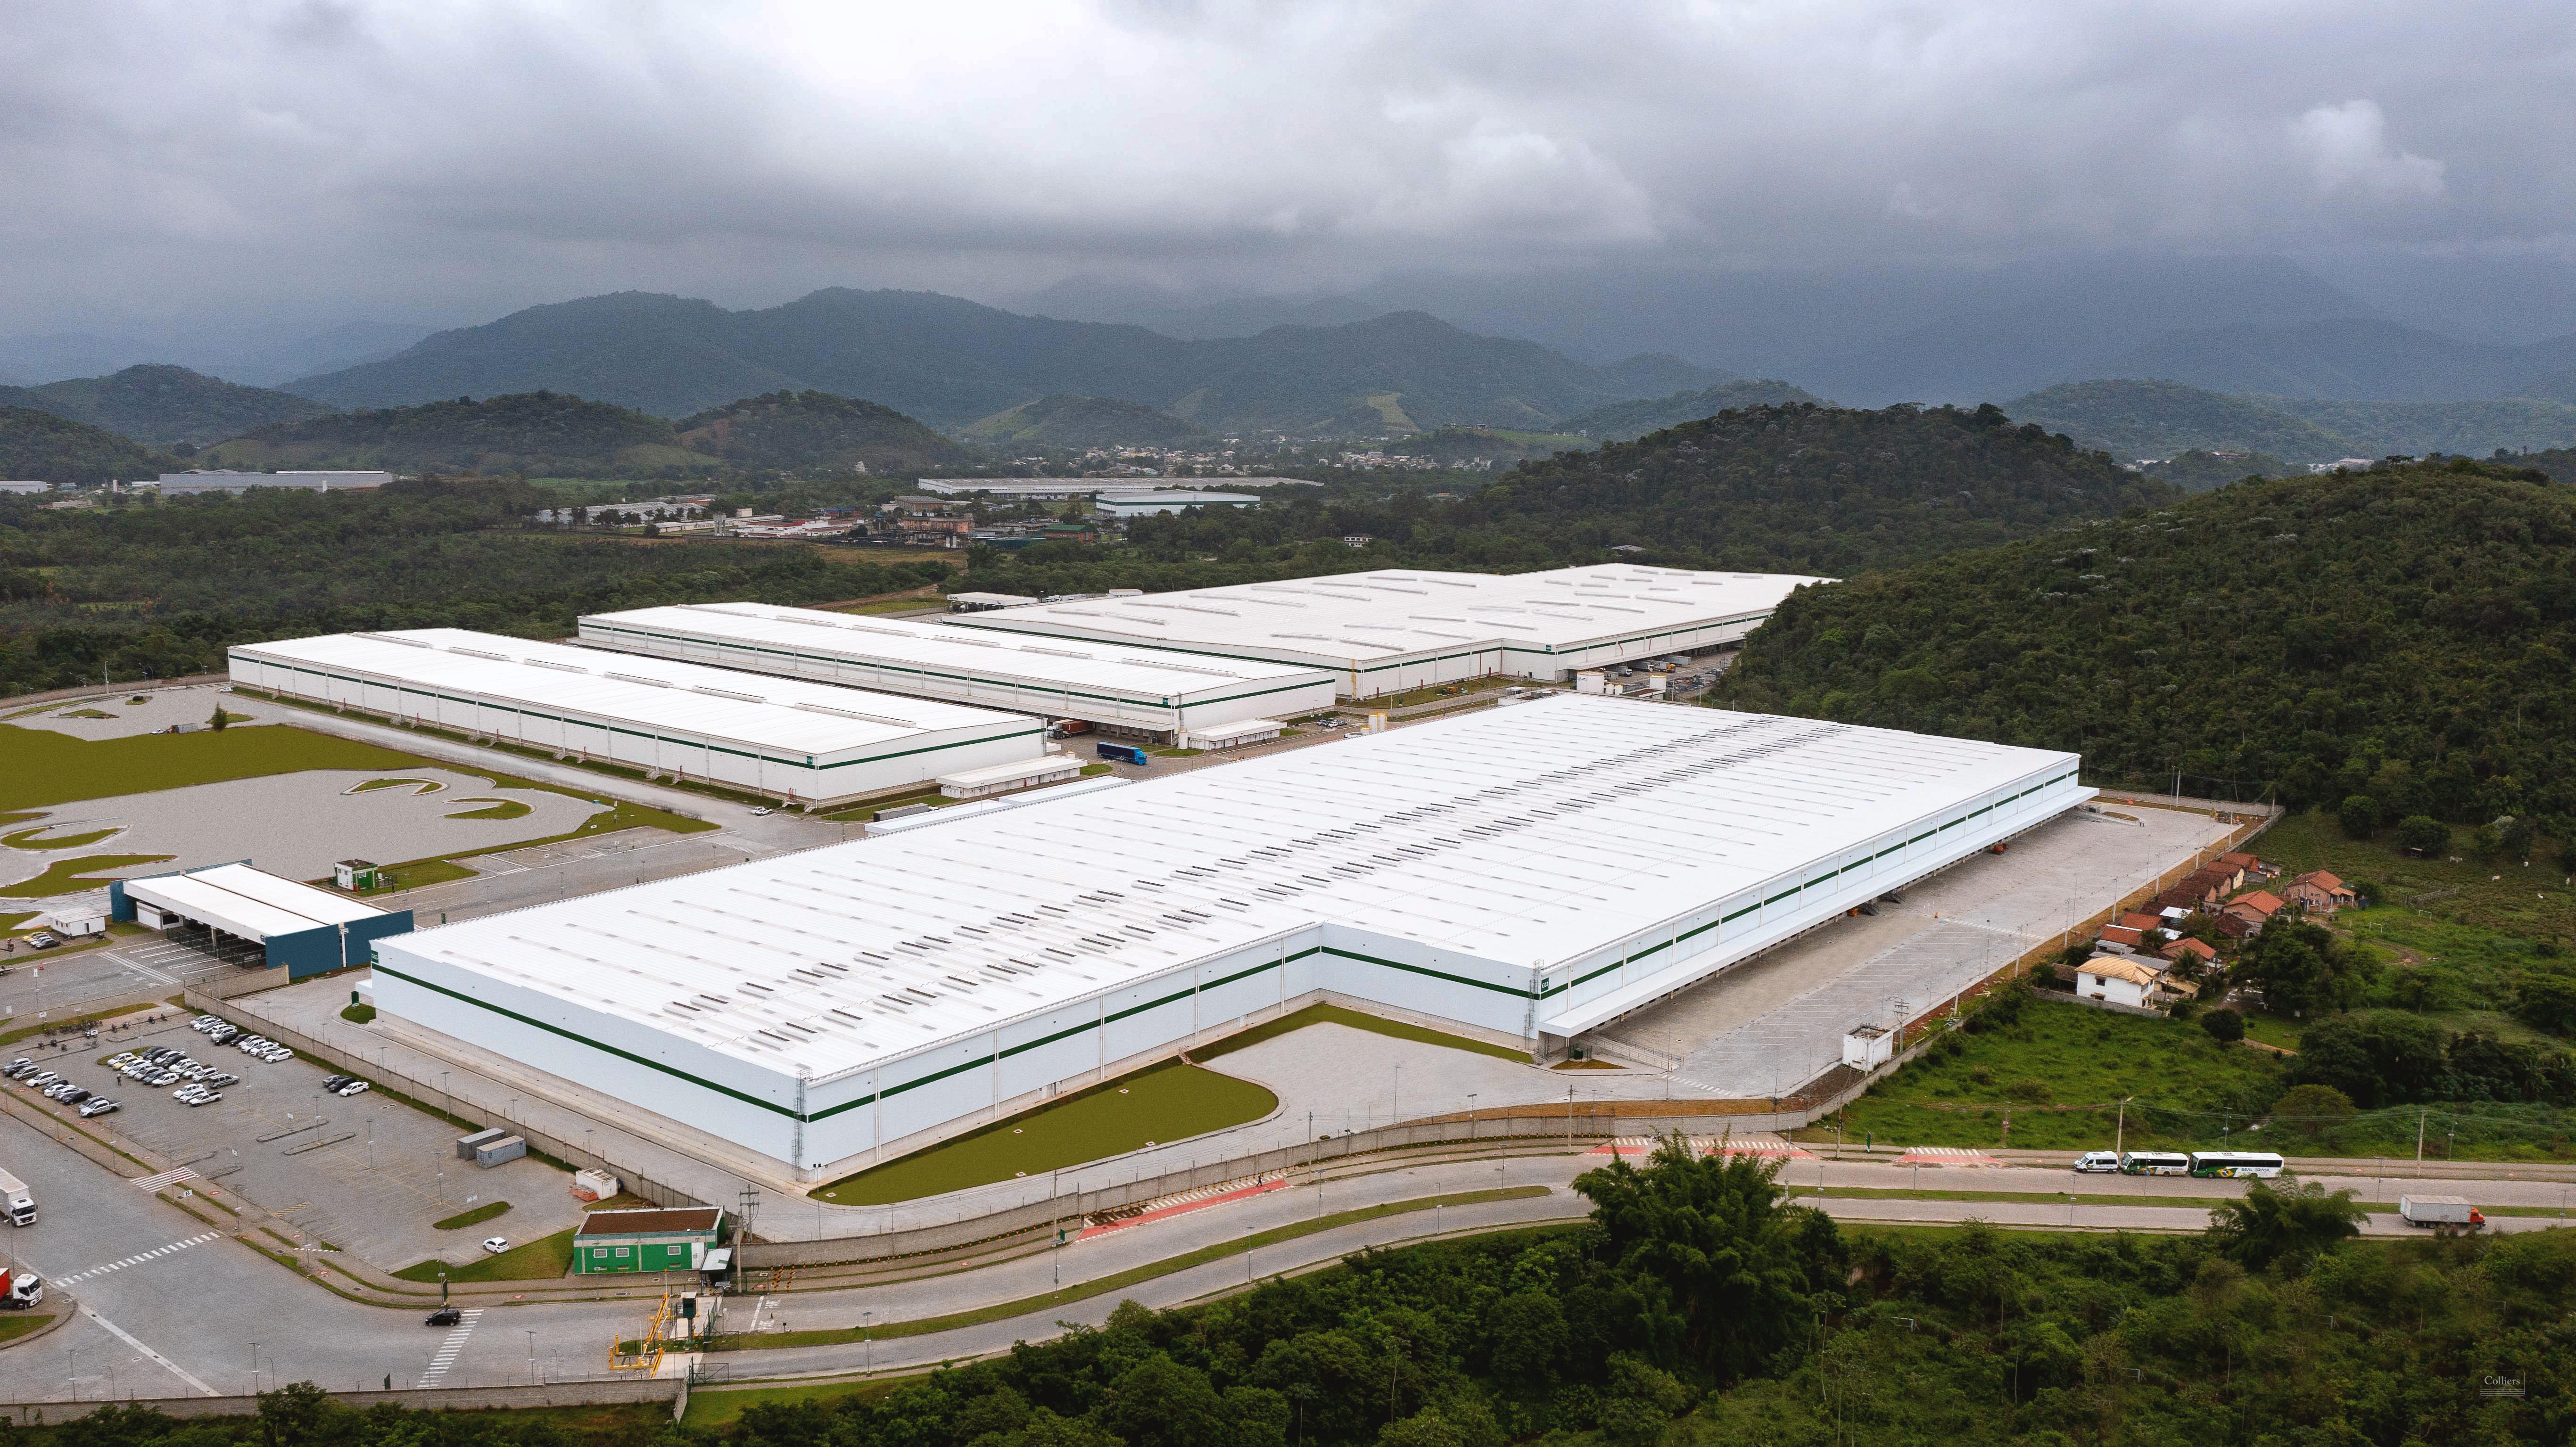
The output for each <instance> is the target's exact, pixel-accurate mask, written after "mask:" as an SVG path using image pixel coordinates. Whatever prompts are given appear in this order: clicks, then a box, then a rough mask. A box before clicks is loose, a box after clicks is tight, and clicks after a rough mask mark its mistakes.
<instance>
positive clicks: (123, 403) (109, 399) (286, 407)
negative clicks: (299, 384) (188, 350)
mask: <svg viewBox="0 0 2576 1447" xmlns="http://www.w3.org/2000/svg"><path fill="white" fill-rule="evenodd" d="M0 406H10V407H33V408H35V409H37V410H38V411H40V412H51V413H53V414H55V415H56V416H58V417H69V418H71V419H72V420H73V421H75V422H86V423H88V424H90V425H91V426H93V427H104V428H106V429H107V430H108V431H110V432H113V433H116V434H117V435H118V436H120V437H124V438H127V439H129V440H131V441H135V442H141V443H146V444H149V445H153V446H160V447H167V446H169V445H171V444H172V443H178V442H193V443H196V444H199V445H203V444H205V443H209V442H220V441H222V440H223V439H224V438H227V437H237V436H239V435H241V434H242V433H244V432H248V431H250V430H251V429H252V428H254V427H264V426H266V425H268V424H269V423H272V422H294V421H299V420H301V419H303V418H307V417H319V416H322V415H323V414H324V413H327V412H329V411H330V410H331V408H330V406H329V405H328V404H327V403H322V402H316V401H314V400H313V399H311V398H309V397H298V396H296V395H295V394H293V393H291V392H275V391H271V390H269V389H268V388H266V387H243V386H237V385H235V384H233V383H231V382H227V381H224V380H222V379H220V378H217V377H209V376H207V375H206V374H204V373H203V372H192V371H189V370H188V369H187V368H185V367H168V366H140V367H128V368H126V369H125V370H124V371H121V372H118V373H115V374H114V375H112V376H106V377H76V378H73V379H71V380H69V381H64V382H47V383H46V384H44V385H43V386H41V387H0Z"/></svg>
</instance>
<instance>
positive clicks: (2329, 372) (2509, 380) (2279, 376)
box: [2100, 317, 2576, 402]
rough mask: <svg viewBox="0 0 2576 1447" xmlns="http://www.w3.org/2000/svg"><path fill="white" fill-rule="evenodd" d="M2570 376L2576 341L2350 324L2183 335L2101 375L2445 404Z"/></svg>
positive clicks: (2245, 326)
mask: <svg viewBox="0 0 2576 1447" xmlns="http://www.w3.org/2000/svg"><path fill="white" fill-rule="evenodd" d="M2571 366H2576V335H2569V336H2563V337H2557V338H2553V339H2551V340H2548V341H2543V342H2537V343H2534V344H2532V345H2529V346H2518V347H2513V346H2497V345H2493V344H2488V343H2480V342H2464V341H2460V340H2459V339H2457V338H2454V337H2446V336H2442V335H2440V334H2439V333H2435V332H2428V331H2424V330H2422V329H2420V328H2416V327H2409V326H2404V325H2401V324H2399V323H2397V322H2391V321H2379V320H2372V319H2369V318H2360V317H2351V318H2341V319H2333V320H2323V321H2315V322H2305V323H2300V324H2297V325H2292V326H2260V325H2254V324H2251V323H2240V324H2236V325H2230V326H2222V327H2210V328H2205V329H2199V330H2190V331H2177V332H2173V333H2171V334H2168V335H2166V336H2162V337H2159V338H2157V339H2156V340H2154V341H2152V342H2149V343H2147V344H2145V345H2143V346H2140V347H2138V348H2136V349H2134V350H2132V351H2130V352H2128V353H2126V354H2124V355H2123V356H2121V357H2120V358H2119V359H2118V360H2116V361H2115V362H2113V363H2112V364H2111V365H2110V366H2109V367H2107V368H2104V369H2103V371H2102V373H2101V374H2100V375H2104V376H2127V377H2170V378H2172V379H2174V380H2175V381H2180V382H2188V383H2190V384H2192V385H2193V386H2196V387H2207V388H2210V389H2211V390H2213V391H2220V392H2246V393H2259V394H2263V395H2268V396H2282V397H2346V398H2367V399H2375V400H2380V401H2396V402H2446V401H2456V400H2459V399H2462V398H2469V397H2514V396H2521V395H2525V393H2526V390H2527V389H2528V388H2530V387H2532V386H2534V385H2544V386H2545V385H2547V382H2546V380H2545V379H2547V378H2548V377H2549V376H2550V374H2552V373H2557V372H2563V371H2564V370H2566V369H2567V368H2569V367H2571Z"/></svg>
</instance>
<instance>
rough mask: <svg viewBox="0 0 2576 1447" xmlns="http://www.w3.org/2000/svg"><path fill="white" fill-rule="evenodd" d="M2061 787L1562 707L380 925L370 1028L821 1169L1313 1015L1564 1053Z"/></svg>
mask: <svg viewBox="0 0 2576 1447" xmlns="http://www.w3.org/2000/svg"><path fill="white" fill-rule="evenodd" d="M2077 762H2078V761H2077V759H2076V757H2075V756H2074V755H2072V754H2064V753H2054V752H2047V751H2042V750H2035V749H2023V748H2008V747H2003V746H1999V745H1994V744H1983V743H1975V742H1970V741H1966V740H1961V739H1949V738H1936V737H1930V736H1923V735H1914V734H1904V733H1896V732H1891V731H1887V730H1880V729H1866V728H1854V727H1849V726H1845V725H1840V724H1832V723H1822V722H1817V721H1814V720H1808V719H1795V718H1777V717H1770V716H1766V715H1759V714H1742V713H1730V712H1720V711H1716V710H1708V709H1684V708H1673V707H1669V706H1664V705H1657V704H1649V703H1642V702H1632V701H1628V700H1622V699H1612V698H1598V697H1583V696H1576V695H1560V696H1555V697H1551V698H1548V699H1545V700H1543V701H1539V702H1534V703H1529V704H1525V705H1522V706H1519V707H1515V708H1506V709H1496V710H1489V711H1484V712H1479V713H1475V714H1470V715H1466V716H1463V717H1458V718H1453V719H1445V720H1441V721H1438V722H1434V723H1429V724H1423V725H1420V726H1417V727H1413V728H1408V729H1402V730H1397V731H1395V732H1392V733H1387V734H1381V735H1369V736H1362V737H1358V738H1353V739H1350V740H1347V741H1343V742H1338V743H1333V744H1329V745H1323V746H1319V747H1314V748H1308V749H1304V750H1300V751H1296V752H1292V753H1288V754H1282V755H1273V756H1270V757H1267V758H1261V759H1255V760H1251V761H1247V762H1244V763H1239V764H1232V765H1227V766H1225V767H1221V768H1212V769H1202V770H1198V771H1195V772H1192V773H1188V774H1183V775H1179V776H1176V777H1173V778H1170V779H1167V780H1158V781H1155V782H1151V783H1141V784H1131V785H1129V786H1127V787H1124V788H1118V789H1111V790H1103V791H1098V792H1088V793H1084V794H1082V795H1080V796H1077V797H1068V798H1064V799H1060V800H1054V801H1048V800H1046V799H1044V798H1043V796H1036V797H1032V798H1030V799H1029V800H1028V801H1027V802H1025V803H1023V804H1021V805H1020V806H1019V807H1016V808H1012V809H1008V810H1003V811H996V812H992V813H987V814H983V815H981V816H979V817H976V818H972V819H964V820H959V821H957V822H954V823H947V824H941V825H938V826H935V827H924V828H920V829H916V830H910V831H907V832H903V833H899V834H892V835H888V836H886V837H883V838H877V839H871V840H866V841H863V842H856V843H852V844H846V845H839V846H834V847H830V848H825V849H818V850H812V851H809V852H806V853H801V854H795V855H789V856H784V857H780V858H775V859H768V860H762V861H758V862H754V863H747V864H742V865H737V866H733V867H730V868H726V869H722V870H716V871H712V872H709V873H706V874H700V875H694V876H690V877H688V878H685V879H680V880H670V881H663V882H659V883H656V884H653V885H652V886H650V887H649V888H641V889H629V890H618V891H613V892H610V893H606V894H600V895H594V896H591V897H588V898H584V899H578V900H571V901H567V902H564V903H560V904H552V905H543V906H539V907H537V908H533V909H525V910H520V911H516V912H514V913H511V914H506V915H499V916H494V917H492V918H488V919H481V920H474V921H469V922H465V923H460V924H454V925H447V926H442V927H439V928H435V929H429V930H423V931H421V932H419V933H416V934H410V935H404V936H400V937H397V938H394V939H390V940H386V941H383V942H382V943H380V944H379V945H378V947H377V952H376V959H377V972H376V983H375V992H376V1005H377V1008H378V1010H379V1011H380V1012H382V1013H381V1014H380V1017H379V1019H380V1021H389V1022H390V1024H389V1028H393V1029H396V1030H399V1031H405V1032H410V1033H411V1034H413V1036H414V1037H415V1038H418V1039H420V1040H421V1041H422V1042H423V1043H424V1044H426V1045H428V1046H429V1047H430V1048H432V1049H436V1050H441V1051H445V1052H447V1053H450V1054H457V1055H460V1056H461V1057H462V1058H472V1054H471V1052H473V1051H475V1050H478V1049H479V1050H484V1051H490V1052H495V1053H497V1054H499V1055H501V1056H503V1057H505V1058H506V1060H507V1061H509V1062H514V1063H516V1064H517V1065H518V1066H519V1067H520V1068H521V1070H522V1071H523V1072H524V1071H525V1070H527V1069H529V1068H534V1069H538V1070H543V1071H547V1072H552V1073H553V1074H554V1075H555V1076H557V1077H559V1078H560V1079H561V1080H562V1081H563V1082H565V1087H564V1091H563V1093H564V1094H565V1096H566V1098H567V1099H573V1100H576V1101H587V1102H591V1103H593V1104H594V1105H595V1104H596V1103H598V1102H601V1101H612V1102H619V1103H623V1108H627V1109H633V1108H642V1109H645V1110H650V1111H653V1112H656V1113H658V1114H659V1115H661V1116H663V1117H666V1118H667V1119H668V1120H670V1121H672V1122H676V1123H678V1124H679V1125H680V1126H681V1127H684V1129H682V1130H679V1131H675V1132H673V1134H675V1135H678V1136H680V1137H682V1138H684V1139H689V1140H693V1141H694V1142H695V1143H696V1144H697V1146H698V1148H699V1149H700V1150H702V1151H703V1152H705V1153H706V1154H707V1155H708V1157H709V1158H710V1159H716V1160H739V1159H741V1156H740V1155H739V1152H741V1151H745V1150H748V1151H751V1152H757V1153H759V1154H761V1155H763V1156H766V1157H768V1158H770V1160H771V1161H772V1162H775V1163H783V1164H785V1165H786V1166H788V1167H790V1168H791V1169H792V1170H793V1171H794V1172H795V1173H796V1174H797V1175H798V1176H799V1177H800V1178H803V1179H822V1178H828V1177H830V1176H832V1175H834V1174H837V1173H839V1172H841V1171H844V1170H847V1169H851V1168H854V1167H856V1166H858V1165H861V1164H864V1163H866V1162H867V1161H868V1160H870V1159H874V1158H881V1157H882V1156H883V1155H884V1154H887V1153H892V1152H899V1151H901V1150H905V1149H909V1148H911V1147H913V1146H916V1145H919V1144H924V1143H927V1142H928V1141H930V1140H933V1139H937V1138H939V1137H941V1136H943V1135H946V1134H953V1133H955V1132H957V1131H959V1130H962V1129H964V1128H966V1127H968V1126H970V1125H972V1124H974V1123H977V1122H980V1121H982V1120H985V1119H988V1118H990V1117H991V1116H992V1115H993V1114H994V1113H995V1112H999V1111H1008V1110H1010V1109H1012V1108H1014V1107H1015V1106H1017V1105H1019V1104H1022V1103H1025V1102H1027V1101H1030V1100H1033V1099H1038V1098H1043V1097H1044V1096H1045V1095H1046V1094H1047V1093H1049V1092H1050V1091H1052V1090H1055V1089H1057V1088H1059V1087H1063V1086H1066V1085H1069V1084H1076V1083H1081V1082H1087V1081H1091V1080H1095V1079H1098V1078H1101V1077H1102V1076H1103V1075H1105V1074H1107V1073H1110V1072H1114V1071H1116V1070H1118V1069H1119V1068H1120V1067H1121V1066H1122V1065H1124V1064H1134V1063H1141V1062H1143V1061H1146V1060H1150V1059H1154V1058H1158V1057H1160V1056H1163V1055H1166V1054H1168V1053H1169V1052H1171V1051H1172V1050H1174V1049H1175V1048H1178V1047H1183V1046H1186V1045H1188V1044H1189V1043H1191V1042H1192V1041H1195V1040H1200V1039H1204V1038H1207V1037H1208V1036H1210V1035H1211V1034H1214V1033H1221V1032H1224V1031H1227V1030H1230V1029H1232V1028H1234V1027H1235V1026H1237V1025H1238V1024H1240V1023H1241V1022H1244V1021H1245V1020H1247V1019H1249V1018H1252V1017H1255V1016H1258V1015H1265V1014H1267V1013H1269V1012H1274V1011H1277V1010H1280V1009H1286V1008H1294V1007H1296V1006H1297V1005H1299V1004H1301V1003H1303V1002H1305V1001H1307V1000H1310V999H1313V998H1318V997H1323V996H1330V997H1335V998H1340V999H1344V1000H1347V1001H1351V1002H1355V1003H1359V1004H1362V1005H1373V1006H1376V1007H1379V1008H1382V1009H1389V1010H1393V1011H1398V1012H1406V1013H1409V1014H1412V1015H1415V1016H1421V1017H1429V1018H1431V1019H1434V1020H1437V1021H1441V1022H1444V1023H1446V1024H1448V1025H1449V1026H1450V1027H1451V1028H1455V1029H1460V1030H1463V1031H1467V1032H1470V1033H1476V1034H1480V1035H1482V1036H1484V1037H1486V1038H1490V1039H1495V1040H1511V1041H1519V1042H1522V1043H1523V1044H1524V1045H1525V1046H1527V1047H1529V1048H1531V1049H1532V1050H1533V1051H1540V1050H1548V1049H1553V1048H1554V1046H1555V1044H1556V1043H1558V1042H1562V1041H1563V1040H1565V1039H1567V1038H1569V1037H1572V1036H1574V1035H1577V1034H1579V1033H1580V1032H1582V1031H1585V1030H1588V1029H1590V1028H1592V1027H1594V1026H1596V1025H1599V1024H1601V1023H1603V1022H1605V1021H1608V1020H1610V1019H1612V1018H1613V1017H1615V1016H1618V1015H1621V1014H1623V1013H1626V1012H1627V1011H1630V1010H1633V1009H1635V1008H1637V1007H1639V1006H1641V1005H1643V1004H1646V1003H1649V1002H1651V1001H1654V1000H1656V999H1659V998H1661V997H1663V996H1664V995H1666V994H1667V993H1669V992H1671V991H1673V990H1676V989H1680V988H1682V987H1684V986H1686V985H1689V984H1691V983H1693V982H1695V981H1698V980H1700V979H1703V978H1705V977H1707V976H1708V975H1710V974H1713V973H1715V972H1717V971H1720V970H1723V969H1725V968H1727V967H1728V966H1730V965H1733V964H1735V963H1736V962H1738V961H1740V960H1743V959H1745V958H1746V957H1747V956H1749V955H1752V954H1754V953H1755V952H1757V951H1759V950H1762V949H1764V948H1766V947H1768V946H1770V945H1772V944H1774V943H1777V942H1778V941H1781V940H1783V939H1786V938H1788V937H1789V936H1791V935H1794V934H1797V933H1798V932H1800V931H1802V930H1805V929H1807V928H1809V927H1811V926H1813V925H1816V924H1818V923H1820V922H1823V921H1825V920H1827V919H1829V918H1831V917H1833V916H1835V915H1836V914H1838V913H1840V912H1842V911H1844V910H1846V909H1849V908H1851V907H1853V906H1854V905H1857V904H1859V903H1861V902H1863V901H1866V900H1869V899H1871V898H1873V897H1875V896H1876V895H1878V894H1880V893H1882V892H1884V891H1886V890H1889V889H1893V888H1897V887H1899V886H1902V885H1904V884H1905V883H1907V882H1909V881H1911V880H1914V879H1918V878H1920V877H1921V876H1923V875H1925V874H1927V873H1930V872H1931V871H1933V870H1936V869H1940V868H1942V867H1944V866H1946V865H1948V864H1951V863H1954V862H1956V861H1957V860H1959V859H1961V858H1964V857H1965V856H1967V855H1969V854H1971V853H1973V852H1975V851H1977V850H1979V849H1982V848H1984V847H1986V846H1987V845H1989V844H1991V843H1994V842H1996V841H1998V840H2001V839H2004V838H2007V837H2009V836H2011V835H2014V834H2016V833H2019V832H2021V831H2023V830H2025V829H2028V828H2031V827H2032V826H2034V825H2036V824H2038V823H2040V822H2042V821H2044V820H2046V819H2048V818H2050V817H2051V816H2053V815H2056V814H2058V813H2060V812H2062V811H2063V810H2065V809H2067V808H2069V807H2072V806H2074V805H2076V804H2078V803H2080V802H2082V801H2083V800H2085V799H2088V798H2090V797H2091V795H2092V791H2091V790H2089V789H2086V788H2083V787H2081V786H2079V785H2078V783H2077V781H2076V767H2077ZM1077 844H1078V846H1079V847H1070V846H1073V845H1077ZM469 1041H470V1042H473V1043H472V1045H470V1046H469V1045H466V1044H464V1043H463V1042H469ZM773 1169H774V1167H773Z"/></svg>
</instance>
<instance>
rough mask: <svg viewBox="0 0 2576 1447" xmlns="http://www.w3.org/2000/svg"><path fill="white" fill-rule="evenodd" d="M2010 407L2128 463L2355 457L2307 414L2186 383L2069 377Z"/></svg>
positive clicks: (2017, 415) (2021, 417)
mask: <svg viewBox="0 0 2576 1447" xmlns="http://www.w3.org/2000/svg"><path fill="white" fill-rule="evenodd" d="M2003 405H2004V411H2005V412H2007V413H2009V414H2011V416H2012V418H2013V420H2014V421H2016V422H2036V423H2038V424H2039V425H2040V426H2042V427H2044V428H2047V429H2048V430H2049V431H2051V432H2063V433H2065V434H2066V435H2067V436H2069V437H2072V438H2074V439H2075V441H2076V442H2077V444H2078V445H2080V446H2084V447H2099V448H2101V449H2103V450H2104V451H2107V452H2109V453H2110V454H2111V455H2112V456H2113V457H2116V458H2118V459H2120V460H2121V461H2123V462H2127V461H2129V460H2131V459H2133V458H2141V457H2160V458H2169V457H2172V456H2174V455H2175V454H2177V453H2180V452H2185V451H2191V450H2198V451H2202V452H2259V453H2265V454H2268V455H2270V456H2273V457H2279V458H2287V459H2288V460H2290V461H2292V462H2332V461H2334V460H2335V459H2337V458H2340V457H2350V456H2353V455H2355V454H2354V453H2353V451H2352V444H2351V443H2349V442H2347V441H2346V440H2345V439H2344V438H2342V437H2340V436H2338V435H2336V434H2335V433H2334V432H2332V431H2330V430H2328V429H2327V428H2324V427H2320V426H2318V425H2317V424H2316V423H2314V422H2310V421H2308V420H2307V419H2305V418H2302V417H2297V416H2293V415H2291V414H2290V413H2288V412H2284V411H2281V410H2279V409H2278V408H2276V407H2271V406H2267V405H2265V404H2264V403H2262V402H2259V401H2256V400H2253V399H2251V398H2247V397H2231V396H2228V395H2227V394H2225V393H2223V392H2211V391H2207V390H2204V389H2202V388H2199V387H2187V386H2184V385H2183V384H2182V383H2180V382H2141V381H2118V380H2108V381H2098V382H2061V383H2059V384H2058V385H2057V386H2054V387H2043V388H2041V389H2040V390H2039V391H2036V392H2033V393H2030V394H2029V395H2027V396H2024V397H2017V398H2015V399H2013V400H2012V401H2010V402H2006V403H2005V404H2003ZM2365 455H2368V456H2374V457H2375V456H2378V455H2380V454H2377V453H2370V454H2365ZM2255 470H2257V469H2254V468H2247V469H2246V470H2245V471H2246V472H2252V471H2255ZM2244 475H2245V473H2243V472H2240V473H2238V474H2236V476H2238V477H2242V476H2244ZM2230 480H2231V481H2232V480H2233V479H2230Z"/></svg>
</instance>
